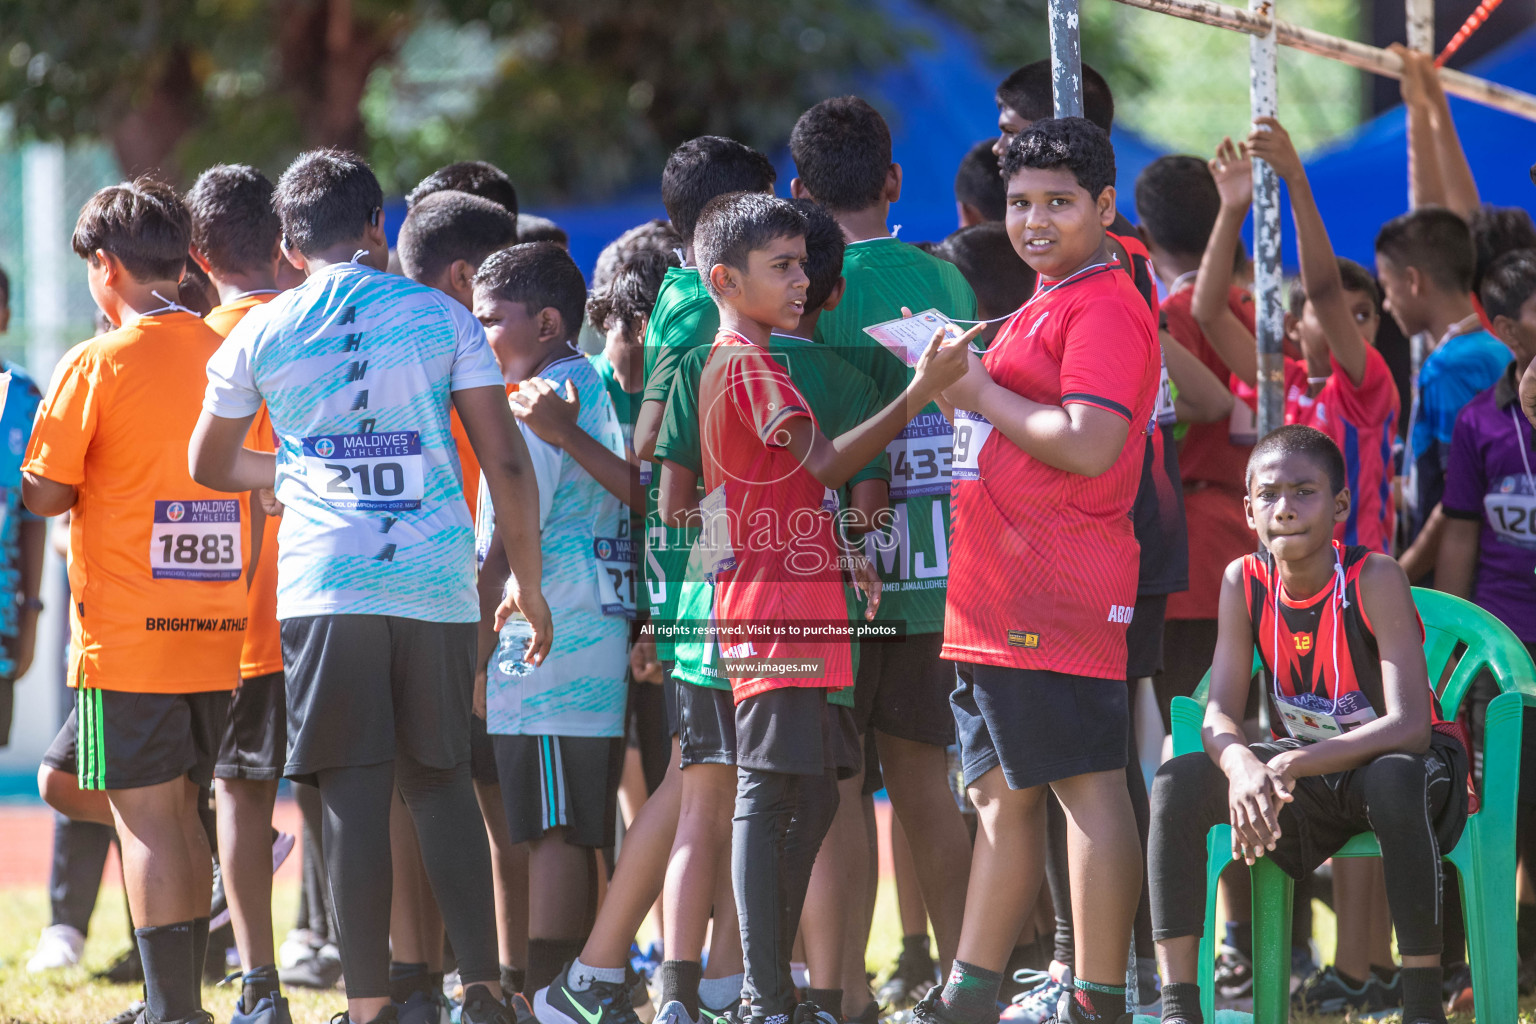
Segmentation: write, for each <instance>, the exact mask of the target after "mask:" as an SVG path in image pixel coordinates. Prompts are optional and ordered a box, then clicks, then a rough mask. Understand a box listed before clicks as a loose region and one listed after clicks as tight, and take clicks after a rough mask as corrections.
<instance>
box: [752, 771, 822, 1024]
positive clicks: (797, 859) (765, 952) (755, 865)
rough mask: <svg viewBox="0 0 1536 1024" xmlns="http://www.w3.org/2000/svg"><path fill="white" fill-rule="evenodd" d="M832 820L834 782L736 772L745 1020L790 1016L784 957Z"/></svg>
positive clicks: (790, 984) (791, 989) (791, 997)
mask: <svg viewBox="0 0 1536 1024" xmlns="http://www.w3.org/2000/svg"><path fill="white" fill-rule="evenodd" d="M836 814H837V776H836V774H835V773H833V772H827V773H826V774H825V775H790V774H788V773H786V772H765V771H755V770H753V769H751V768H737V769H736V815H735V818H734V820H733V824H732V828H731V886H732V888H733V889H735V892H736V910H737V913H738V914H739V915H740V917H741V951H742V956H743V958H744V959H745V961H746V981H745V985H744V990H745V995H746V997H747V998H748V1000H750V1002H751V1004H752V1012H751V1016H753V1017H767V1016H771V1015H773V1014H778V1013H786V1014H787V1013H790V1012H792V1011H793V1010H794V1008H795V983H794V981H793V980H792V979H791V978H790V973H789V961H790V953H791V952H792V950H793V948H794V943H795V933H796V932H797V931H799V930H800V912H801V911H802V910H803V909H804V908H805V892H806V888H807V886H809V885H810V881H811V867H812V866H813V865H814V864H815V863H816V852H817V851H818V850H820V849H821V841H822V839H823V838H824V837H825V836H826V834H827V829H829V828H830V827H831V826H832V818H833V816H834V815H836Z"/></svg>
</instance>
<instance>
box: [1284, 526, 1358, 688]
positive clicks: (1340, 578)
mask: <svg viewBox="0 0 1536 1024" xmlns="http://www.w3.org/2000/svg"><path fill="white" fill-rule="evenodd" d="M1332 543H1333V593H1331V594H1329V595H1328V603H1329V604H1332V603H1333V602H1334V601H1339V602H1341V605H1342V608H1348V607H1349V594H1348V592H1347V590H1346V588H1345V585H1344V561H1343V559H1342V558H1341V557H1340V555H1339V543H1338V541H1333V542H1332ZM1269 561H1270V571H1271V572H1272V573H1273V574H1274V582H1275V585H1274V588H1273V594H1274V602H1275V616H1274V630H1273V634H1274V639H1273V640H1272V641H1271V643H1272V644H1273V647H1272V650H1273V651H1274V652H1275V653H1274V659H1275V671H1274V672H1273V673H1272V675H1273V679H1272V680H1271V682H1272V684H1273V687H1274V691H1275V699H1276V700H1277V701H1282V702H1283V701H1284V700H1285V698H1284V695H1283V694H1281V692H1280V672H1279V669H1280V586H1281V584H1280V564H1279V562H1277V561H1276V560H1275V558H1274V556H1273V555H1270V556H1269ZM1342 608H1341V609H1338V610H1335V611H1334V623H1333V706H1332V707H1331V708H1329V709H1328V713H1329V714H1330V715H1334V714H1337V713H1338V710H1339V680H1340V676H1339V630H1340V629H1341V628H1342V623H1341V622H1340V621H1339V610H1342ZM1318 625H1319V626H1321V625H1322V620H1321V619H1319V620H1318Z"/></svg>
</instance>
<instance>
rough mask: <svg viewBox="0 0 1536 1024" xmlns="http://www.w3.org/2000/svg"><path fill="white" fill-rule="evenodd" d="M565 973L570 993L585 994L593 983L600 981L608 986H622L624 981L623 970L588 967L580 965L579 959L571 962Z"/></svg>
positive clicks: (618, 968)
mask: <svg viewBox="0 0 1536 1024" xmlns="http://www.w3.org/2000/svg"><path fill="white" fill-rule="evenodd" d="M565 973H566V979H565V983H566V985H568V986H569V987H570V989H571V991H572V992H585V991H586V990H587V989H589V988H591V987H592V983H593V982H594V981H602V982H606V983H608V984H610V985H618V984H622V983H623V981H624V968H622V967H590V966H588V965H587V964H584V963H582V962H581V958H580V957H577V958H576V959H575V960H572V961H571V969H570V970H569V971H566V972H565Z"/></svg>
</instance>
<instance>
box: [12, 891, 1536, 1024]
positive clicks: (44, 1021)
mask: <svg viewBox="0 0 1536 1024" xmlns="http://www.w3.org/2000/svg"><path fill="white" fill-rule="evenodd" d="M274 903H275V907H274V910H275V919H276V920H277V922H278V928H279V934H278V939H279V941H281V939H282V932H283V930H284V925H286V923H287V922H289V921H292V920H293V919H294V914H295V911H296V908H297V905H298V886H297V884H296V883H293V882H279V883H278V885H277V887H276V891H275V896H274ZM1318 910H1319V914H1318V921H1317V927H1318V932H1319V933H1320V934H1326V935H1328V936H1329V937H1330V939H1331V936H1332V932H1333V927H1332V924H1333V921H1332V917H1331V915H1328V914H1327V911H1326V908H1324V907H1322V906H1321V905H1320V904H1319V905H1318ZM47 917H48V898H47V893H46V892H45V891H44V890H42V889H41V888H38V889H0V1024H98V1022H100V1021H104V1020H106V1019H107V1018H109V1017H111V1016H113V1015H114V1014H116V1013H117V1012H119V1011H120V1010H122V1009H123V1008H124V1007H126V1006H127V1005H128V1003H130V1002H131V1001H133V1000H134V999H136V998H138V997H139V990H138V986H129V985H108V984H106V983H104V982H96V981H92V980H91V977H90V976H91V973H92V972H94V971H98V970H101V969H102V968H104V967H106V966H107V965H108V964H110V963H111V962H112V961H113V960H114V959H115V958H116V957H117V955H118V954H119V953H121V952H122V951H123V950H124V949H125V948H127V937H126V934H127V933H126V929H127V924H126V914H125V912H124V907H123V898H122V892H121V890H120V889H117V888H107V887H104V888H103V890H102V895H101V899H100V900H99V901H98V903H97V907H96V916H95V917H94V918H92V919H91V935H90V938H89V939H88V940H87V941H86V944H85V962H84V964H83V966H81V967H78V968H74V969H71V970H68V971H59V972H55V973H53V974H49V975H44V976H41V977H34V976H30V975H28V974H27V973H26V962H27V958H28V957H29V956H30V955H31V953H32V946H33V944H34V943H35V942H36V941H37V934H38V932H39V931H40V930H41V929H42V927H43V925H44V924H45V923H47ZM900 931H901V929H900V927H899V925H898V924H897V920H896V904H895V890H894V886H893V885H892V884H891V883H890V882H889V880H884V881H882V882H881V886H880V898H879V903H878V905H877V908H876V911H875V926H874V932H873V935H872V938H871V940H870V945H869V950H868V961H869V968H870V970H871V971H874V972H876V973H877V974H879V975H880V976H881V977H882V978H883V976H884V974H885V972H886V971H888V970H889V969H890V967H891V965H892V964H894V963H895V961H896V954H897V952H898V951H899V949H900V946H901V937H900ZM1323 952H1324V953H1325V954H1331V952H1332V950H1331V949H1327V948H1325V949H1324V950H1323ZM235 996H236V992H235V989H234V987H233V986H231V987H229V988H215V987H212V986H209V987H206V988H204V989H203V1005H204V1006H205V1007H207V1008H208V1009H209V1011H210V1012H211V1013H212V1014H213V1016H214V1020H216V1021H219V1022H225V1021H228V1020H229V1015H230V1012H231V1011H232V1009H233V1007H234V1000H235ZM288 998H289V1001H290V1004H291V1007H292V1010H293V1019H294V1024H323V1022H326V1021H329V1020H330V1018H331V1016H332V1015H333V1014H335V1013H336V1012H337V1011H339V1010H342V1009H344V1008H345V1007H346V1000H345V996H344V995H343V993H342V992H341V991H340V990H336V991H331V992H313V991H309V990H304V989H294V990H290V991H289V992H288ZM1523 1005H1524V1007H1525V1012H1524V1013H1522V1015H1521V1021H1522V1022H1523V1024H1536V1013H1533V1012H1532V1010H1533V1009H1536V1000H1526V1001H1525V1002H1524V1004H1523ZM1147 1019H1150V1018H1147ZM1338 1019H1339V1018H1312V1017H1305V1018H1304V1017H1295V1018H1293V1021H1295V1024H1320V1022H1322V1021H1323V1020H1333V1021H1337V1020H1338ZM1393 1020H1396V1018H1393ZM1500 1024H1503V1022H1500Z"/></svg>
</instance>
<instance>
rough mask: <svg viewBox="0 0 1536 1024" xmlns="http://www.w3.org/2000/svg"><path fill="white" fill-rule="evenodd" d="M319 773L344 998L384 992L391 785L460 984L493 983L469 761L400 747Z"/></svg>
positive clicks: (487, 859) (486, 862)
mask: <svg viewBox="0 0 1536 1024" xmlns="http://www.w3.org/2000/svg"><path fill="white" fill-rule="evenodd" d="M316 776H317V780H318V783H319V788H320V801H321V804H322V805H323V807H324V810H325V822H324V829H323V831H324V839H323V842H322V845H323V847H324V853H325V866H326V871H327V873H328V874H329V876H330V889H331V905H332V906H333V907H334V908H335V911H336V925H337V931H338V932H339V934H340V943H339V944H340V946H341V969H342V973H343V974H344V975H345V976H346V979H347V998H349V999H369V998H376V997H379V996H387V995H389V911H390V906H389V898H388V893H389V892H390V888H391V882H392V880H391V860H390V851H389V806H390V800H391V799H392V798H393V796H394V792H395V787H396V785H398V786H399V788H400V795H401V796H403V797H404V798H405V803H406V806H407V807H408V808H410V811H411V818H412V819H413V820H414V821H415V823H416V835H417V838H418V840H419V841H420V843H421V859H422V863H423V864H424V865H425V866H426V869H427V878H428V880H429V881H430V882H431V883H432V894H433V895H434V896H435V897H437V905H438V906H439V907H440V908H442V914H443V925H444V928H445V929H446V931H447V932H448V940H449V941H450V942H451V943H453V949H454V953H455V954H456V955H457V957H458V965H459V973H460V976H461V977H462V978H463V979H464V983H465V984H466V985H469V984H473V983H475V982H494V981H497V980H499V979H500V977H501V972H500V968H499V967H498V965H497V960H496V919H495V913H494V911H493V909H492V900H491V849H490V846H489V844H488V841H487V840H486V837H485V825H484V823H483V822H482V820H481V817H480V806H479V804H477V803H476V802H475V791H474V786H473V784H472V783H471V782H470V777H469V762H468V761H463V762H460V763H459V764H458V765H457V766H455V767H453V768H428V767H425V766H424V765H422V764H420V763H418V762H417V761H415V760H414V759H412V758H411V757H409V756H408V755H406V754H403V753H402V754H400V755H398V756H397V757H396V759H395V760H394V761H393V762H389V761H386V762H384V763H383V764H371V765H364V766H361V767H349V768H326V769H322V770H321V771H319V772H317V773H316ZM381 894H383V895H381Z"/></svg>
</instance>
